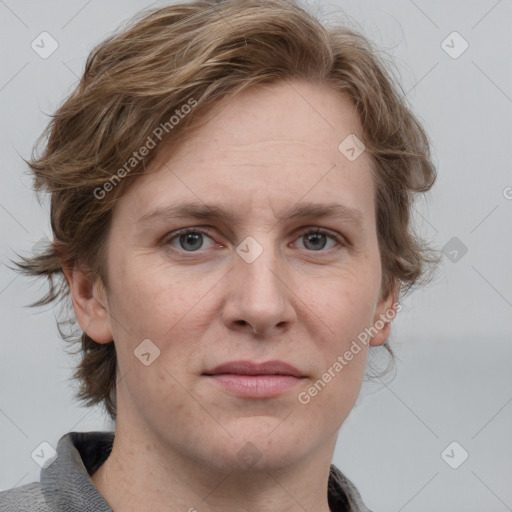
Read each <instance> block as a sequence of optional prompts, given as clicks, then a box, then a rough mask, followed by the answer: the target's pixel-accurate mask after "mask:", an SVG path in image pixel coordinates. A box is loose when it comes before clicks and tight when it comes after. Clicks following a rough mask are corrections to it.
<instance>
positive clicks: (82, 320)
mask: <svg viewBox="0 0 512 512" xmlns="http://www.w3.org/2000/svg"><path fill="white" fill-rule="evenodd" d="M63 272H64V274H65V276H66V279H67V281H68V283H69V287H70V291H71V297H72V300H73V308H74V310H75V315H76V319H77V321H78V324H79V325H80V327H81V329H82V330H83V331H84V332H85V333H86V334H87V335H88V336H89V337H90V338H92V339H93V340H94V341H96V342H98V343H110V342H111V341H112V340H113V336H112V329H111V325H110V314H109V310H108V303H107V297H106V292H105V287H104V286H103V283H102V282H101V279H100V278H99V277H98V278H92V277H91V276H90V275H89V274H87V273H86V272H85V271H83V270H81V269H79V268H78V267H77V266H76V265H74V266H73V267H68V268H63Z"/></svg>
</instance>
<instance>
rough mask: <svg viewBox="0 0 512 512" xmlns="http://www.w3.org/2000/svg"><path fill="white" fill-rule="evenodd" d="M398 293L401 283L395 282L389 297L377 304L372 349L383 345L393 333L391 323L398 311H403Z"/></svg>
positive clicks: (371, 340) (372, 329)
mask: <svg viewBox="0 0 512 512" xmlns="http://www.w3.org/2000/svg"><path fill="white" fill-rule="evenodd" d="M398 292H399V282H398V281H395V283H394V285H393V288H392V290H391V291H390V292H389V294H388V296H387V297H382V298H381V299H380V300H379V303H378V304H377V308H376V310H375V315H374V317H373V323H372V328H371V329H370V331H371V333H372V337H371V339H370V345H371V346H372V347H376V346H379V345H383V344H384V343H385V342H386V340H387V339H388V338H389V335H390V333H391V323H392V321H393V319H394V318H395V316H396V314H397V313H398V311H400V309H401V306H400V305H399V304H398ZM374 333H376V334H374Z"/></svg>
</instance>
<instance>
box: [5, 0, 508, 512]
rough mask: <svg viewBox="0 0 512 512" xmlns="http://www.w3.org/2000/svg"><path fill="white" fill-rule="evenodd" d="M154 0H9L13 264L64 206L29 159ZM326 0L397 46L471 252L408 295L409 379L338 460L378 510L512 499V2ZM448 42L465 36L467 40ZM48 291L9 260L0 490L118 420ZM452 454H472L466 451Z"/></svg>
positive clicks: (424, 206) (404, 345) (428, 224)
mask: <svg viewBox="0 0 512 512" xmlns="http://www.w3.org/2000/svg"><path fill="white" fill-rule="evenodd" d="M150 5H153V6H158V5H165V2H154V3H153V4H149V3H148V2H147V1H145V0H128V1H113V0H110V1H104V2H99V1H98V0H90V1H89V2H86V1H64V0H52V1H47V2H33V1H28V0H17V1H14V0H5V1H4V0H0V34H1V36H0V37H1V38H2V41H1V43H2V44H1V48H0V55H1V59H2V61H1V66H0V108H1V119H2V123H1V127H0V129H1V137H0V147H1V150H2V153H1V154H2V160H1V165H2V171H1V180H2V181H1V185H2V186H1V187H0V227H1V241H0V259H1V262H2V263H3V264H5V263H8V258H12V257H14V251H15V250H16V251H18V252H20V251H21V252H25V253H27V252H30V251H31V250H32V248H33V246H34V244H36V243H37V242H38V241H39V240H40V239H41V238H42V237H43V236H44V235H45V233H49V224H48V214H47V206H46V205H43V206H41V205H39V204H38V203H37V201H36V200H35V197H34V195H33V193H32V192H31V191H30V184H31V183H30V179H28V178H27V176H26V175H24V172H25V171H26V167H25V165H24V163H23V161H22V160H21V158H20V156H23V157H25V158H28V157H29V155H30V151H31V148H32V145H33V144H34V142H35V140H36V138H37V137H38V136H39V134H40V133H41V131H42V130H43V128H44V127H45V125H46V124H47V122H48V117H47V114H50V113H52V112H53V111H54V110H55V108H56V107H57V105H58V104H59V103H60V102H61V101H62V100H63V98H64V97H65V96H66V95H67V94H69V93H70V92H71V90H72V88H73V87H74V85H75V83H76V82H77V77H78V76H79V75H80V74H81V73H82V70H83V66H84V63H85V59H86V57H87V55H88V53H89V51H90V50H91V48H92V47H93V45H95V44H96V43H98V42H100V41H101V40H103V39H104V38H105V37H106V36H107V35H108V34H110V33H111V32H112V31H113V30H115V29H116V28H117V27H118V25H119V24H120V22H122V21H124V20H126V19H127V18H129V17H131V16H132V15H133V14H135V13H136V12H137V11H138V10H140V9H141V8H144V7H147V6H150ZM309 5H310V6H311V10H312V11H313V12H317V13H318V14H319V15H320V16H321V17H322V18H323V19H324V20H336V19H338V20H342V21H343V20H345V21H346V22H347V23H348V24H349V25H351V26H352V27H354V28H356V29H358V30H361V31H362V32H363V33H365V34H366V35H367V36H368V37H369V38H370V39H372V40H373V41H374V42H375V43H376V44H377V45H379V46H380V47H381V48H383V49H384V50H386V51H387V52H388V53H389V54H390V55H392V56H393V58H394V59H395V62H396V64H397V66H398V69H399V73H400V78H401V81H402V85H403V88H404V91H405V92H407V98H408V99H409V100H410V101H411V103H412V105H413V108H414V110H415V112H416V113H417V114H418V116H419V117H420V118H421V120H422V121H423V122H424V125H425V127H426V129H427V131H428V132H429V134H430V136H431V138H432V140H433V142H434V152H435V159H436V162H437V164H438V170H439V178H438V182H437V185H436V186H435V188H434V190H433V192H432V193H431V196H430V199H429V200H428V201H422V202H421V203H419V204H418V207H417V215H416V219H417V224H418V228H419V230H420V233H421V234H422V235H423V236H425V237H427V238H429V239H430V240H432V241H433V242H434V244H435V245H436V246H437V247H438V248H439V249H441V248H443V247H444V246H445V244H447V243H448V242H449V240H450V239H452V238H453V237H456V238H457V239H458V240H459V241H460V243H463V244H464V245H465V246H466V247H467V253H466V254H465V255H464V256H463V257H462V258H460V259H459V260H458V261H457V262H453V261H451V260H450V259H449V258H448V257H445V258H444V261H443V264H442V265H441V267H440V268H439V271H438V275H437V278H436V279H435V281H434V282H433V283H432V284H431V285H430V286H429V287H427V288H426V289H424V290H419V291H416V292H415V293H414V294H413V295H411V296H410V297H409V298H408V299H407V300H406V301H405V307H404V309H403V310H402V311H401V313H400V314H399V317H398V318H397V319H396V320H395V323H394V329H393V333H392V338H391V341H392V345H393V347H394V348H395V351H396V352H397V354H398V357H399V360H398V362H397V376H396V378H395V379H394V380H392V381H390V380H389V379H388V380H386V381H385V382H384V383H381V384H379V385H376V384H373V385H366V384H365V385H364V387H363V391H362V395H361V397H360V399H359V400H358V402H357V404H356V407H355V408H354V410H353V411H352V414H351V415H350V417H349V418H348V419H347V421H346V422H345V423H344V425H343V426H342V429H341V431H340V437H339V442H338V446H337V449H336V452H335V457H334V462H335V463H336V464H337V465H338V467H340V468H341V470H342V471H344V472H345V473H346V474H347V476H349V478H351V479H352V480H353V481H354V483H355V484H356V485H357V487H358V488H359V490H360V492H361V494H362V495H363V497H364V499H365V501H366V503H367V505H368V506H369V507H370V508H372V509H374V510H375V511H376V512H392V511H394V512H398V511H404V512H408V511H411V512H412V511H415V512H423V511H429V512H431V511H432V510H436V511H438V512H441V511H451V512H453V511H468V512H472V511H475V512H476V511H486V512H491V511H495V512H505V511H507V510H512V485H511V483H512V440H511V432H512V428H511V427H512V371H511V366H512V344H511V338H512V328H511V317H512V315H511V313H512V273H511V272H510V265H511V261H512V244H511V238H510V234H511V229H510V227H511V219H512V200H511V198H512V172H511V171H512V168H511V163H510V147H511V143H512V122H511V119H512V80H511V78H512V72H511V63H512V36H511V33H512V30H511V28H512V23H511V22H512V2H511V1H510V0H502V1H495V0H478V1H476V0H472V1H469V0H464V1H463V0H460V1H426V0H415V1H412V0H393V1H391V0H386V1H377V0H364V1H343V0H338V1H337V2H334V1H331V2H327V1H324V2H313V1H312V0H310V2H309ZM43 31H47V32H49V33H50V34H51V35H52V37H53V38H55V39H56V40H57V41H58V44H59V47H58V49H57V51H55V53H53V54H52V55H51V56H50V57H49V58H48V59H42V58H41V57H40V56H39V55H38V54H36V53H35V52H34V51H33V50H32V48H31V42H32V41H33V40H34V39H35V38H36V37H37V36H38V35H39V34H40V33H41V32H43ZM453 31H457V32H458V33H459V34H460V35H461V36H462V37H463V38H464V39H465V40H466V41H467V43H468V44H469V47H468V49H467V50H466V51H465V52H464V53H463V54H462V55H460V56H459V57H458V58H456V59H454V58H452V57H450V56H449V55H448V54H447V53H446V52H445V50H444V49H443V47H442V42H443V40H445V39H446V38H447V36H448V35H449V34H451V33H452V32H453ZM448 44H449V45H450V46H453V47H454V48H453V49H452V50H451V51H452V52H453V51H457V50H458V49H460V48H461V46H460V42H458V41H457V39H455V40H454V41H453V43H452V42H451V40H450V39H448ZM507 187H509V188H507ZM459 257H460V253H459ZM42 290H43V288H42V287H41V286H40V285H38V284H31V283H30V282H29V280H27V279H25V278H22V277H16V275H15V274H13V273H12V272H11V271H9V270H8V269H7V268H6V267H5V266H4V265H2V267H1V268H0V322H1V326H2V335H1V342H0V434H1V435H0V489H9V488H11V487H15V486H19V485H23V484H26V483H28V482H31V481H35V480H38V479H39V470H40V468H39V467H38V466H37V465H36V463H35V462H34V461H33V460H32V459H31V456H30V454H31V452H32V451H33V450H34V449H35V447H36V446H38V445H39V444H40V443H41V442H42V441H47V442H49V443H50V444H51V445H53V446H56V443H57V441H58V439H59V438H60V437H61V436H62V435H63V434H64V433H66V432H69V431H72V430H75V431H88V430H98V429H112V425H110V424H109V423H108V420H107V418H106V417H105V416H104V415H103V414H102V412H101V411H100V410H98V409H85V408H81V407H79V405H78V404H77V402H76V401H75V400H74V399H73V389H72V388H71V387H70V385H69V382H68V380H67V379H68V378H69V376H70V374H71V369H72V367H73V365H74V363H75V362H76V359H74V358H73V357H71V356H70V355H68V354H67V353H66V352H65V350H64V347H65V344H64V342H62V341H61V340H60V339H59V336H58V333H57V330H56V327H55V320H54V312H53V311H52V310H45V311H42V312H41V311H37V312H36V311H35V310H30V309H28V308H25V307H24V305H26V304H28V303H30V302H32V301H33V300H35V299H36V298H38V297H39V296H40V293H41V291H42ZM453 441H457V442H458V443H459V444H460V446H461V447H462V448H463V449H465V450H466V451H467V452H468V453H469V457H468V459H467V460H466V461H465V462H464V463H463V464H462V465H461V466H460V467H459V468H458V469H452V468H451V467H449V466H448V464H447V463H446V462H445V461H444V460H443V458H442V457H441V453H442V452H443V450H444V449H445V448H446V447H447V446H448V445H449V444H450V443H452V442H453ZM449 453H450V455H452V460H457V458H458V457H460V453H461V448H456V449H455V451H454V452H449Z"/></svg>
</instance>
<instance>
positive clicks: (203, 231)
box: [163, 226, 349, 254]
mask: <svg viewBox="0 0 512 512" xmlns="http://www.w3.org/2000/svg"><path fill="white" fill-rule="evenodd" d="M188 234H198V235H207V236H208V237H210V238H212V240H213V237H212V234H211V230H210V229H209V228H183V229H180V230H178V231H175V232H173V233H171V235H172V236H170V237H166V238H165V239H164V242H163V243H164V245H166V246H170V245H171V242H172V241H173V240H174V239H176V238H179V237H180V236H182V235H188ZM306 234H321V235H326V236H328V237H329V238H331V239H333V240H334V241H335V242H336V243H337V244H338V246H339V247H332V248H331V249H327V250H323V249H320V250H318V251H313V250H310V251H308V252H312V253H315V252H318V253H328V252H331V251H333V250H337V249H339V248H340V247H348V246H349V242H348V241H347V239H346V238H344V237H343V236H341V235H338V234H336V233H334V232H332V231H329V230H326V229H323V228H319V227H312V226H306V227H304V228H302V229H301V230H300V231H299V232H298V234H297V239H298V238H301V237H303V236H304V235H306ZM171 248H172V249H173V250H175V251H177V252H180V253H186V254H194V253H198V252H200V251H185V250H183V249H176V248H175V247H171ZM306 250H307V249H306Z"/></svg>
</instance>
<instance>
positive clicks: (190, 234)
mask: <svg viewBox="0 0 512 512" xmlns="http://www.w3.org/2000/svg"><path fill="white" fill-rule="evenodd" d="M208 233H209V231H208V230H207V229H197V228H185V229H180V230H179V231H176V232H175V233H174V234H173V236H172V237H171V238H168V239H167V240H166V241H165V244H166V245H170V246H171V247H173V248H175V249H177V250H183V251H185V252H197V251H198V249H201V248H204V238H205V237H207V238H209V239H210V240H211V241H212V242H213V240H212V239H211V238H210V236H208ZM176 244H179V245H178V247H177V246H176Z"/></svg>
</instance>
